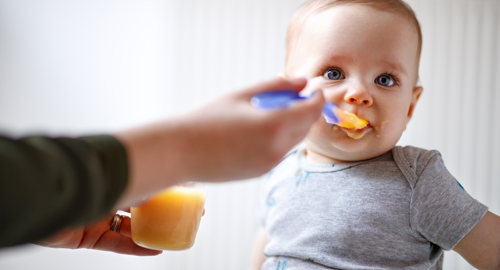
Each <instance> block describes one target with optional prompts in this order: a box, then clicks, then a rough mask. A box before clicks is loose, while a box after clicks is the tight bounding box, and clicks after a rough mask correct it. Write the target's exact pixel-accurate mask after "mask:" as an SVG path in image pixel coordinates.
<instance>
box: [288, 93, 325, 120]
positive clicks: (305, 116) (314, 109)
mask: <svg viewBox="0 0 500 270" xmlns="http://www.w3.org/2000/svg"><path fill="white" fill-rule="evenodd" d="M324 105H325V97H324V96H323V91H321V90H316V91H315V92H314V94H313V95H312V97H311V98H309V99H307V100H304V101H301V102H298V103H297V104H295V105H294V106H292V107H291V108H288V109H285V110H282V111H281V113H282V114H283V117H288V118H289V119H293V121H294V122H295V123H296V124H304V125H306V126H310V125H312V124H313V123H314V122H316V121H317V120H318V118H319V117H320V116H321V112H322V111H323V106H324Z"/></svg>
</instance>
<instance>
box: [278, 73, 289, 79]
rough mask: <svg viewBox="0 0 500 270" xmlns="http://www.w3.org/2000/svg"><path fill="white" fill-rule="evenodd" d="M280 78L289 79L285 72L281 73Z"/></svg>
mask: <svg viewBox="0 0 500 270" xmlns="http://www.w3.org/2000/svg"><path fill="white" fill-rule="evenodd" d="M278 78H279V79H281V80H284V79H288V78H289V77H288V75H286V74H285V72H280V73H278Z"/></svg>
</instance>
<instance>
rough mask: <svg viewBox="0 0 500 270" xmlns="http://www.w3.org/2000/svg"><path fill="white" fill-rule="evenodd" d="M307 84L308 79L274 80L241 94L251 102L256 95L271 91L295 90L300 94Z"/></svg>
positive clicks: (250, 88) (257, 85) (252, 87)
mask: <svg viewBox="0 0 500 270" xmlns="http://www.w3.org/2000/svg"><path fill="white" fill-rule="evenodd" d="M306 84H307V79H305V78H293V79H279V78H277V79H272V80H269V81H265V82H261V83H259V84H256V85H254V86H251V87H249V88H247V89H245V90H243V91H241V92H240V94H241V96H242V97H243V98H244V99H248V100H250V99H251V98H252V97H253V96H254V95H256V94H258V93H261V92H265V91H271V90H285V89H290V90H295V91H297V92H299V91H300V90H302V89H304V87H305V86H306Z"/></svg>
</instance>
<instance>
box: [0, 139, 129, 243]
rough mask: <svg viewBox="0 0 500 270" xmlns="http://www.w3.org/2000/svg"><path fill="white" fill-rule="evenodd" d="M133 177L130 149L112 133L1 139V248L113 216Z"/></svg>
mask: <svg viewBox="0 0 500 270" xmlns="http://www.w3.org/2000/svg"><path fill="white" fill-rule="evenodd" d="M127 180H128V166H127V155H126V151H125V148H124V147H123V145H122V144H121V143H120V142H119V141H118V140H117V139H115V138H114V137H112V136H91V137H82V138H48V137H27V138H22V139H10V138H6V137H0V204H1V206H0V216H1V217H2V218H1V219H2V222H0V246H12V245H18V244H22V243H28V242H33V241H36V240H39V239H42V238H44V237H47V236H49V235H51V234H53V233H55V232H57V231H58V230H60V229H62V228H65V227H68V226H77V225H81V224H84V223H88V222H91V221H94V220H96V219H99V218H102V217H103V216H105V215H108V214H109V213H110V211H111V210H112V207H113V205H114V204H115V203H116V201H117V200H118V198H119V196H120V195H121V194H122V192H123V190H124V189H125V186H126V184H127Z"/></svg>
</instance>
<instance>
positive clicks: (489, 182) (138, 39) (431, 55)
mask: <svg viewBox="0 0 500 270" xmlns="http://www.w3.org/2000/svg"><path fill="white" fill-rule="evenodd" d="M408 2H409V3H410V4H411V5H412V6H413V7H414V9H415V11H416V12H417V15H418V17H419V19H420V21H421V24H422V28H423V34H424V47H423V54H422V63H421V72H420V75H421V79H422V83H423V85H424V87H425V92H424V95H423V96H422V99H421V101H420V104H419V105H418V107H417V110H416V114H415V116H414V119H413V121H412V123H410V125H409V127H408V130H407V131H406V133H405V134H404V135H403V138H402V139H401V141H400V144H402V145H406V144H411V145H415V146H419V147H425V148H432V149H438V150H440V151H441V152H442V154H443V156H444V159H445V161H446V164H447V166H448V168H449V170H450V171H451V172H452V173H453V174H454V175H455V176H456V177H457V178H458V179H459V181H460V182H461V183H462V185H463V186H464V187H465V189H466V190H467V191H468V192H469V193H470V194H472V195H473V196H474V197H475V198H477V199H478V200H479V201H481V202H483V203H485V204H487V205H488V206H490V208H491V211H493V212H494V213H497V214H500V196H498V195H497V194H498V193H499V192H500V179H499V176H500V167H499V166H498V164H500V141H499V140H498V139H497V136H495V135H496V134H498V132H499V131H500V126H499V125H497V123H498V119H500V108H497V106H496V105H497V104H498V103H500V19H499V17H500V16H499V15H500V1H497V0H489V1H488V0H453V1H446V0H410V1H408ZM302 3H303V0H237V1H236V0H210V1H209V0H205V1H203V0H163V1H161V0H141V1H139V0H86V1H65V0H44V1H36V0H0V132H1V133H3V134H9V135H13V136H21V135H29V134H34V133H37V134H40V133H42V134H48V135H68V136H73V135H85V134H94V133H109V132H114V131H117V130H121V129H124V128H128V127H132V126H135V125H138V124H142V123H146V122H149V121H152V120H155V119H160V118H164V117H168V116H171V115H175V114H179V113H182V112H184V111H186V110H189V109H191V108H193V107H196V106H198V105H200V104H201V103H203V102H206V101H207V100H208V99H212V98H215V97H217V96H219V95H221V94H223V93H225V92H229V91H233V90H235V89H238V88H240V87H244V86H246V85H249V84H252V83H255V82H258V81H260V80H263V79H267V78H271V77H273V76H275V75H276V74H277V73H278V72H279V71H281V70H282V69H283V59H284V37H285V30H286V25H287V23H288V20H289V18H290V17H291V15H292V14H293V11H294V10H295V9H296V8H297V7H298V6H299V5H300V4H302ZM258 190H259V180H258V179H253V180H248V181H243V182H238V183H228V184H217V185H210V186H209V195H208V200H207V205H206V209H207V214H206V216H205V217H204V218H203V221H202V225H201V228H200V232H199V235H198V239H197V243H196V245H195V247H194V248H193V249H191V250H189V251H182V252H165V254H163V255H161V256H157V257H154V258H136V257H131V256H124V255H117V254H111V253H103V252H96V251H88V250H77V251H73V250H53V249H46V248H41V247H37V246H33V245H27V246H21V247H16V248H9V249H2V250H0V269H14V270H24V269H33V268H37V269H55V270H59V269H61V270H62V269H121V270H127V269H182V270H184V269H185V270H191V269H207V270H233V269H246V268H247V266H248V265H249V258H250V249H251V246H252V239H253V234H254V232H255V230H256V228H257V226H258V223H257V221H256V218H255V214H254V212H255V204H256V198H257V194H258ZM0 222H1V217H0ZM446 256H447V257H446V264H445V269H449V270H451V269H473V268H471V267H470V266H468V264H467V263H466V262H464V261H463V259H461V258H459V256H457V255H456V254H455V253H454V252H448V253H447V255H446Z"/></svg>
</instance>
